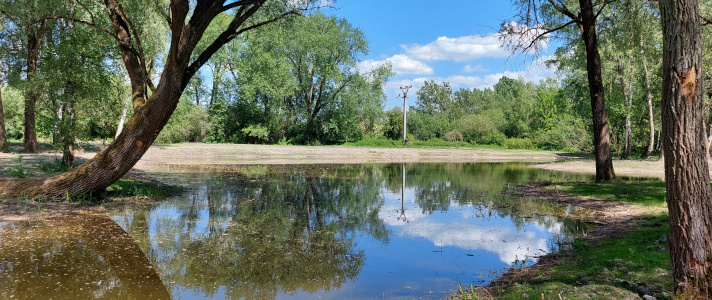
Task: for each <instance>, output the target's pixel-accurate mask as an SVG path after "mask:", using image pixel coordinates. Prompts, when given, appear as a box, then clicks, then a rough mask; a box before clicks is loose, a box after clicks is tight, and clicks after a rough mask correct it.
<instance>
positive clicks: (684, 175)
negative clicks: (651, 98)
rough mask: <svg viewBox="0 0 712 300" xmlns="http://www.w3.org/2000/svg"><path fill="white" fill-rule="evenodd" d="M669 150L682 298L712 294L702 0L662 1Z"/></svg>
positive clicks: (674, 256) (673, 240)
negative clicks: (700, 7)
mask: <svg viewBox="0 0 712 300" xmlns="http://www.w3.org/2000/svg"><path fill="white" fill-rule="evenodd" d="M660 13H661V16H662V18H661V19H662V28H663V99H662V114H663V115H662V116H663V117H662V121H663V151H664V152H665V185H666V187H667V203H668V211H669V214H670V241H669V243H670V258H671V261H672V265H673V278H674V284H675V290H676V292H677V293H678V295H680V294H681V296H682V297H681V299H709V298H710V297H712V276H711V274H710V272H712V193H711V192H710V176H709V169H708V165H707V159H706V154H705V150H706V148H707V147H706V146H705V143H707V139H706V138H707V137H706V136H705V127H704V117H705V111H704V109H703V108H704V103H703V102H704V101H703V97H702V76H701V74H702V72H701V62H702V39H701V28H700V19H699V6H698V2H697V1H696V0H665V1H660Z"/></svg>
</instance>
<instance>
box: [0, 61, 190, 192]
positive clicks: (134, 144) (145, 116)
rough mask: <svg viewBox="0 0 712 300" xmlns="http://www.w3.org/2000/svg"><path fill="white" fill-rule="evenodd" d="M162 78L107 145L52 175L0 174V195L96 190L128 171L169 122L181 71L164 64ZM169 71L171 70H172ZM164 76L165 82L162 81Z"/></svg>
mask: <svg viewBox="0 0 712 300" xmlns="http://www.w3.org/2000/svg"><path fill="white" fill-rule="evenodd" d="M166 67H167V69H166V71H164V76H163V79H162V80H161V83H162V84H160V85H159V86H158V87H157V89H156V92H155V93H154V94H153V95H151V97H150V98H149V99H148V100H147V101H146V105H145V106H143V107H142V108H141V109H139V111H136V112H134V114H133V116H132V117H131V118H130V119H129V121H128V122H127V124H126V126H125V129H124V131H123V132H122V133H121V134H120V135H119V137H118V138H117V139H116V140H114V142H112V143H111V144H109V146H108V147H106V148H104V149H103V150H102V151H100V152H99V153H97V155H96V156H94V157H93V158H92V159H90V160H89V161H87V162H86V163H84V164H82V165H80V166H78V167H77V168H75V169H74V170H72V171H70V172H67V173H64V174H61V175H58V176H55V177H51V178H21V179H10V178H0V186H3V189H2V190H0V198H3V197H17V196H23V195H27V196H29V197H34V196H38V195H49V196H60V197H61V196H62V194H70V195H71V194H76V193H98V192H102V191H104V190H105V189H106V187H108V186H109V185H111V184H112V183H113V182H115V181H116V180H118V179H119V178H121V177H122V176H123V175H124V174H126V172H128V171H129V170H130V169H131V168H132V167H133V166H134V164H136V162H138V160H139V159H141V157H142V156H143V154H144V153H146V151H147V150H148V148H149V147H150V146H151V143H153V141H154V140H155V139H156V136H158V133H159V132H160V131H161V129H162V128H163V126H165V124H166V123H167V122H168V119H169V118H170V116H171V114H172V113H173V111H174V110H175V108H176V105H177V104H178V100H179V99H180V95H181V92H182V89H181V81H182V74H183V72H182V71H175V72H174V71H173V70H175V69H176V68H175V67H173V66H170V64H166ZM171 73H172V74H171ZM164 80H165V84H164Z"/></svg>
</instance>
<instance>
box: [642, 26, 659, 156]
mask: <svg viewBox="0 0 712 300" xmlns="http://www.w3.org/2000/svg"><path fill="white" fill-rule="evenodd" d="M640 54H641V56H642V57H641V59H642V60H643V75H644V76H645V96H646V99H647V100H648V127H649V130H650V140H648V147H647V148H645V152H643V155H641V157H642V158H648V156H650V153H651V152H653V146H655V114H654V113H653V92H652V89H651V88H650V72H648V60H647V59H646V58H645V50H644V49H643V41H642V40H641V42H640Z"/></svg>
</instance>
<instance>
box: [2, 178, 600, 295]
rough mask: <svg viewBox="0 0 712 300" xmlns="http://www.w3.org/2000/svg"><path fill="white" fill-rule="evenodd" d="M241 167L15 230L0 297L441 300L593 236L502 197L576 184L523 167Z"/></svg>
mask: <svg viewBox="0 0 712 300" xmlns="http://www.w3.org/2000/svg"><path fill="white" fill-rule="evenodd" d="M240 168H242V169H241V170H239V172H233V173H222V174H190V175H166V178H165V180H166V181H172V182H173V183H176V184H182V185H185V186H186V187H188V189H187V192H186V193H185V194H184V195H182V196H179V197H175V198H174V199H169V200H166V201H164V202H162V203H161V204H160V205H157V206H155V207H149V208H145V209H139V208H134V207H125V208H121V209H116V210H113V211H110V212H109V218H107V217H99V216H92V217H89V218H84V217H70V218H66V219H57V220H52V221H49V222H47V223H46V224H39V223H38V224H32V225H22V224H16V225H6V226H5V227H3V229H2V231H0V260H2V261H3V262H2V264H1V265H0V297H5V298H8V297H9V296H10V295H15V296H16V297H17V295H21V298H22V297H24V298H36V297H45V296H46V295H52V298H57V297H59V298H112V299H124V298H142V297H143V295H150V296H151V297H148V298H151V299H161V298H169V297H170V298H176V299H179V298H216V299H243V298H249V299H277V298H286V297H290V298H301V299H313V298H317V297H322V298H331V299H347V298H352V299H363V298H383V297H386V298H399V297H404V298H443V297H444V293H445V292H449V291H452V290H454V289H456V288H457V284H459V283H463V284H469V283H475V284H483V283H486V282H487V281H489V280H491V279H493V277H492V276H491V274H492V273H491V272H490V271H491V270H501V269H502V268H504V267H508V266H511V265H512V264H513V263H524V264H526V263H531V262H533V261H534V260H535V258H534V256H536V255H539V254H542V253H545V252H548V251H551V250H552V249H555V248H556V247H557V246H556V241H557V240H559V239H563V238H566V236H569V235H571V234H572V233H575V232H580V231H581V230H582V229H581V227H580V224H577V223H575V222H573V221H570V220H560V219H557V218H553V217H549V216H547V214H548V213H549V212H550V211H551V210H552V209H555V208H553V207H551V206H546V205H542V204H541V203H537V202H536V201H532V200H522V199H513V198H511V197H509V196H507V195H504V194H502V190H503V189H505V188H506V187H507V185H510V184H511V185H514V184H516V183H519V182H527V181H533V180H550V179H552V178H553V177H552V176H556V177H561V176H574V175H564V174H554V173H550V172H547V171H542V170H535V169H529V168H526V167H524V166H523V165H521V164H392V165H349V166H337V165H329V166H315V165H311V166H294V165H292V166H244V167H240ZM566 179H568V180H575V179H581V180H583V179H589V178H584V177H582V178H575V177H569V178H566ZM121 249H123V250H121ZM120 250H121V251H124V252H121V251H120ZM154 270H155V271H154ZM36 286H37V287H40V288H34V287H36ZM56 291H60V292H56ZM137 295H142V296H137Z"/></svg>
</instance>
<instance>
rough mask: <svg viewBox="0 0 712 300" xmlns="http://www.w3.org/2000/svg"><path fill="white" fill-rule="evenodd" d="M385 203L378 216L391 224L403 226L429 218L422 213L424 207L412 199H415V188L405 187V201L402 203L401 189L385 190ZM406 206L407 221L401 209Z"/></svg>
mask: <svg viewBox="0 0 712 300" xmlns="http://www.w3.org/2000/svg"><path fill="white" fill-rule="evenodd" d="M384 199H385V201H384V203H383V206H382V207H381V209H380V210H379V211H378V217H379V218H380V219H381V220H383V223H385V224H387V225H390V226H403V225H405V224H407V223H411V222H414V221H416V220H418V219H422V218H427V217H428V216H427V215H424V214H423V213H422V211H423V210H422V209H421V208H420V206H419V205H418V204H416V203H413V201H412V200H411V199H415V190H413V189H412V188H406V189H405V199H406V200H405V202H404V203H401V192H400V190H399V191H397V192H395V193H391V192H388V191H385V192H384ZM402 207H405V217H406V220H407V222H406V221H404V220H403V218H402V216H401V209H402Z"/></svg>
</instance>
